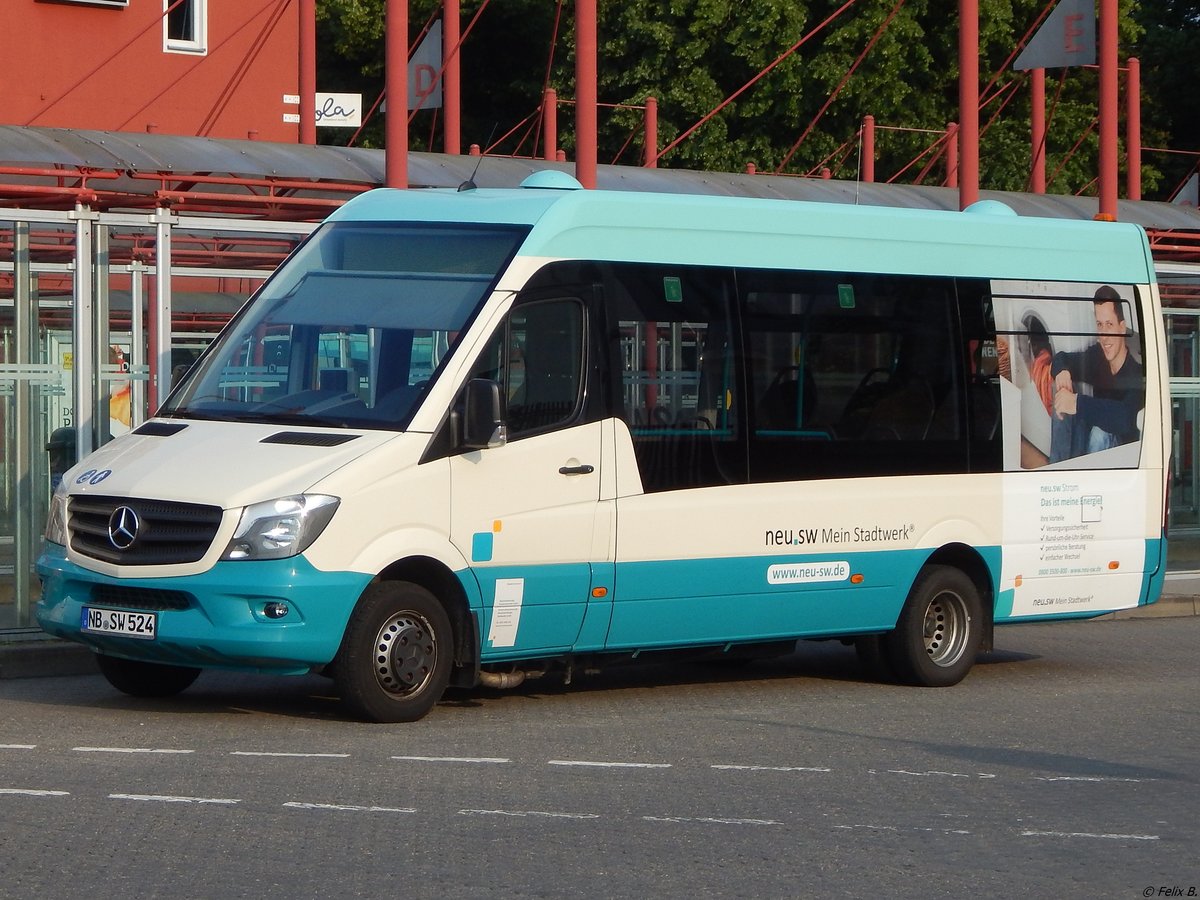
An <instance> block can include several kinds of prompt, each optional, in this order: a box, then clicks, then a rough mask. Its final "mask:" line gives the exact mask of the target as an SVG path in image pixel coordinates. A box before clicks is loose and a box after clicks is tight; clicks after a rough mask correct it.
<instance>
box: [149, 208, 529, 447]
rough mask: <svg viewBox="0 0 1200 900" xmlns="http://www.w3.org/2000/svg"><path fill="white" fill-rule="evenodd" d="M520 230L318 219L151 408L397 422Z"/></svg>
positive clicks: (285, 419) (205, 415)
mask: <svg viewBox="0 0 1200 900" xmlns="http://www.w3.org/2000/svg"><path fill="white" fill-rule="evenodd" d="M523 236H524V231H523V230H522V229H514V228H506V227H480V226H459V225H450V226H436V225H428V224H423V225H403V224H376V223H331V224H329V225H326V226H325V227H324V228H322V229H320V230H319V231H317V232H316V233H315V234H314V235H313V237H312V238H311V239H310V240H309V241H307V242H306V243H305V244H304V245H303V246H302V247H301V248H300V249H299V250H298V251H297V253H296V254H295V256H293V257H292V258H291V259H290V260H289V261H288V262H287V263H285V264H284V265H283V267H281V268H280V270H279V272H278V273H277V274H276V275H275V276H274V277H273V278H272V279H271V280H270V281H268V282H267V284H266V285H264V287H263V289H262V291H261V292H260V293H259V294H258V295H257V296H256V297H255V298H254V300H253V301H252V302H250V303H248V304H247V305H246V306H245V307H244V308H243V309H242V310H241V312H240V313H239V314H238V316H237V317H236V318H235V319H234V320H233V321H232V322H231V323H230V324H229V326H228V327H227V328H226V329H225V330H224V331H223V332H222V333H221V335H220V336H219V337H218V338H217V340H216V341H215V342H214V343H213V345H212V346H211V347H210V348H209V349H208V351H207V352H206V353H205V354H204V356H203V357H201V359H200V360H199V361H198V362H197V363H196V365H195V366H194V367H193V368H192V370H191V371H190V372H188V373H187V374H186V376H185V377H184V378H183V381H182V382H181V383H180V384H179V385H178V386H177V388H176V390H174V391H173V392H172V394H171V396H170V397H169V398H168V400H167V402H166V404H165V405H164V406H163V408H162V410H161V411H160V413H159V414H160V415H162V416H169V417H179V418H193V419H221V420H236V421H246V422H272V423H277V424H294V425H319V426H334V427H353V428H384V429H394V430H402V429H403V428H404V427H405V426H406V425H407V423H408V421H409V420H410V419H411V417H412V414H413V412H414V411H415V409H416V406H417V403H418V401H419V400H420V398H421V397H422V395H423V394H424V392H425V390H426V388H427V386H428V385H429V383H430V382H431V381H432V380H433V379H434V378H435V377H436V376H437V374H438V372H439V370H440V365H441V362H442V360H443V359H445V358H446V356H447V355H448V354H449V353H450V351H451V350H452V349H453V347H454V345H455V342H456V341H457V339H458V336H459V335H460V334H461V333H462V332H463V330H464V329H465V327H466V325H467V324H468V323H469V322H470V321H471V319H472V317H473V316H474V315H475V313H476V311H477V310H478V308H479V306H480V304H481V303H482V302H483V300H484V299H485V298H486V297H487V295H488V294H489V293H490V292H491V290H492V287H493V286H494V284H495V283H496V279H497V278H498V277H499V274H500V272H501V271H502V270H503V269H504V267H505V265H506V264H507V263H508V261H509V260H510V259H511V258H512V256H513V254H514V253H515V252H516V248H517V245H518V244H519V243H520V241H521V238H522V237H523Z"/></svg>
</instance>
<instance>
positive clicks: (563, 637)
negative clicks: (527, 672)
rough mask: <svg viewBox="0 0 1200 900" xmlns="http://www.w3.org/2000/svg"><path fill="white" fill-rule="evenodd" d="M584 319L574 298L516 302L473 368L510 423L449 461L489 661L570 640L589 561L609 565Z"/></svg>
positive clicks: (458, 531) (584, 595)
mask: <svg viewBox="0 0 1200 900" xmlns="http://www.w3.org/2000/svg"><path fill="white" fill-rule="evenodd" d="M587 326H588V311H587V308H586V304H585V303H584V302H583V301H582V300H581V299H579V298H577V297H573V296H562V295H558V296H551V297H541V298H537V299H533V300H526V301H518V304H517V305H516V306H515V307H514V309H513V311H512V312H511V313H510V314H509V315H508V317H507V318H506V320H505V322H504V323H503V325H502V326H501V328H500V329H499V331H498V332H497V334H496V335H495V336H494V337H493V338H492V340H491V341H490V342H489V343H488V346H487V347H486V349H485V351H484V353H483V354H482V355H481V357H480V359H479V360H478V361H477V362H476V364H475V366H474V369H473V371H472V376H473V377H474V378H484V379H488V380H490V381H494V382H496V383H497V384H499V386H500V390H501V393H502V396H503V400H504V405H505V406H506V407H507V411H506V415H505V421H506V423H507V429H508V436H507V441H506V442H505V443H504V444H503V445H502V446H493V447H489V448H486V449H482V450H471V451H467V452H463V453H460V454H458V455H455V456H452V457H451V460H450V477H451V537H452V540H453V542H454V543H455V545H456V546H458V547H459V548H460V550H461V551H462V553H463V555H464V556H466V558H467V559H468V560H470V562H471V567H472V570H473V572H474V574H475V577H476V578H477V579H478V583H479V587H480V590H481V592H482V595H483V605H484V613H485V615H484V620H483V621H482V622H481V623H480V625H481V635H480V638H481V644H482V651H483V658H484V660H489V659H493V660H494V659H503V658H505V657H516V656H527V655H528V654H529V652H530V651H547V652H554V651H565V650H569V649H571V648H572V647H574V646H575V644H576V641H577V639H578V638H579V637H580V632H581V629H582V628H583V625H584V617H585V614H586V613H587V610H588V607H589V599H590V596H591V590H592V586H593V574H592V573H593V563H596V564H597V565H599V566H605V567H606V568H611V561H610V560H611V554H610V551H609V543H610V541H609V529H610V522H611V503H610V504H608V505H606V506H605V507H603V508H601V507H600V505H599V500H600V485H601V475H602V471H603V466H602V459H601V443H602V438H601V436H602V423H601V422H599V421H590V420H589V419H591V418H593V417H589V416H588V415H587V412H586V404H585V399H586V392H585V390H584V386H585V384H586V380H587V372H588V352H587V347H588V340H587ZM605 583H606V584H607V583H608V582H605ZM598 626H600V627H602V628H607V609H606V608H604V609H602V610H601V615H600V619H599V620H598ZM601 639H602V638H601Z"/></svg>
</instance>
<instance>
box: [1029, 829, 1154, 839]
mask: <svg viewBox="0 0 1200 900" xmlns="http://www.w3.org/2000/svg"><path fill="white" fill-rule="evenodd" d="M1021 837H1060V838H1100V839H1102V840H1106V841H1157V840H1160V838H1159V836H1158V835H1157V834H1097V833H1094V832H1090V831H1022V832H1021Z"/></svg>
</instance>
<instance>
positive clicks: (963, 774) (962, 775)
mask: <svg viewBox="0 0 1200 900" xmlns="http://www.w3.org/2000/svg"><path fill="white" fill-rule="evenodd" d="M867 772H868V773H869V774H871V775H878V774H879V773H878V772H876V771H875V770H874V769H867ZM887 774H888V775H914V776H916V777H918V778H929V777H941V778H995V777H996V776H995V775H991V774H989V773H987V772H975V773H973V774H968V773H966V772H940V771H938V770H936V769H934V770H932V771H929V772H911V771H909V770H908V769H888V770H887Z"/></svg>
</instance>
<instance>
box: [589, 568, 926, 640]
mask: <svg viewBox="0 0 1200 900" xmlns="http://www.w3.org/2000/svg"><path fill="white" fill-rule="evenodd" d="M929 554H930V551H929V550H927V549H917V550H891V551H880V552H870V553H838V552H836V551H835V552H832V553H823V554H820V555H819V556H814V555H807V556H803V557H800V556H787V555H784V554H772V555H770V556H754V557H739V558H727V559H690V560H674V561H662V562H628V563H618V564H617V574H616V583H617V590H616V600H615V602H614V604H613V616H612V627H611V629H610V631H609V636H608V644H607V646H608V647H609V648H610V649H617V648H640V647H652V646H657V647H667V646H680V645H686V644H711V643H717V642H721V643H723V642H752V641H766V640H774V639H779V638H793V637H817V636H823V635H846V634H854V633H869V632H872V631H884V630H887V629H890V628H892V627H894V626H895V624H896V619H897V618H898V617H899V615H900V610H901V608H902V607H903V606H904V601H905V599H906V597H907V596H908V590H909V587H910V586H911V584H912V581H913V578H915V577H916V573H917V571H918V570H919V569H920V568H921V566H922V565H924V563H925V561H926V560H927V559H928V558H929ZM856 576H861V577H856Z"/></svg>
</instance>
